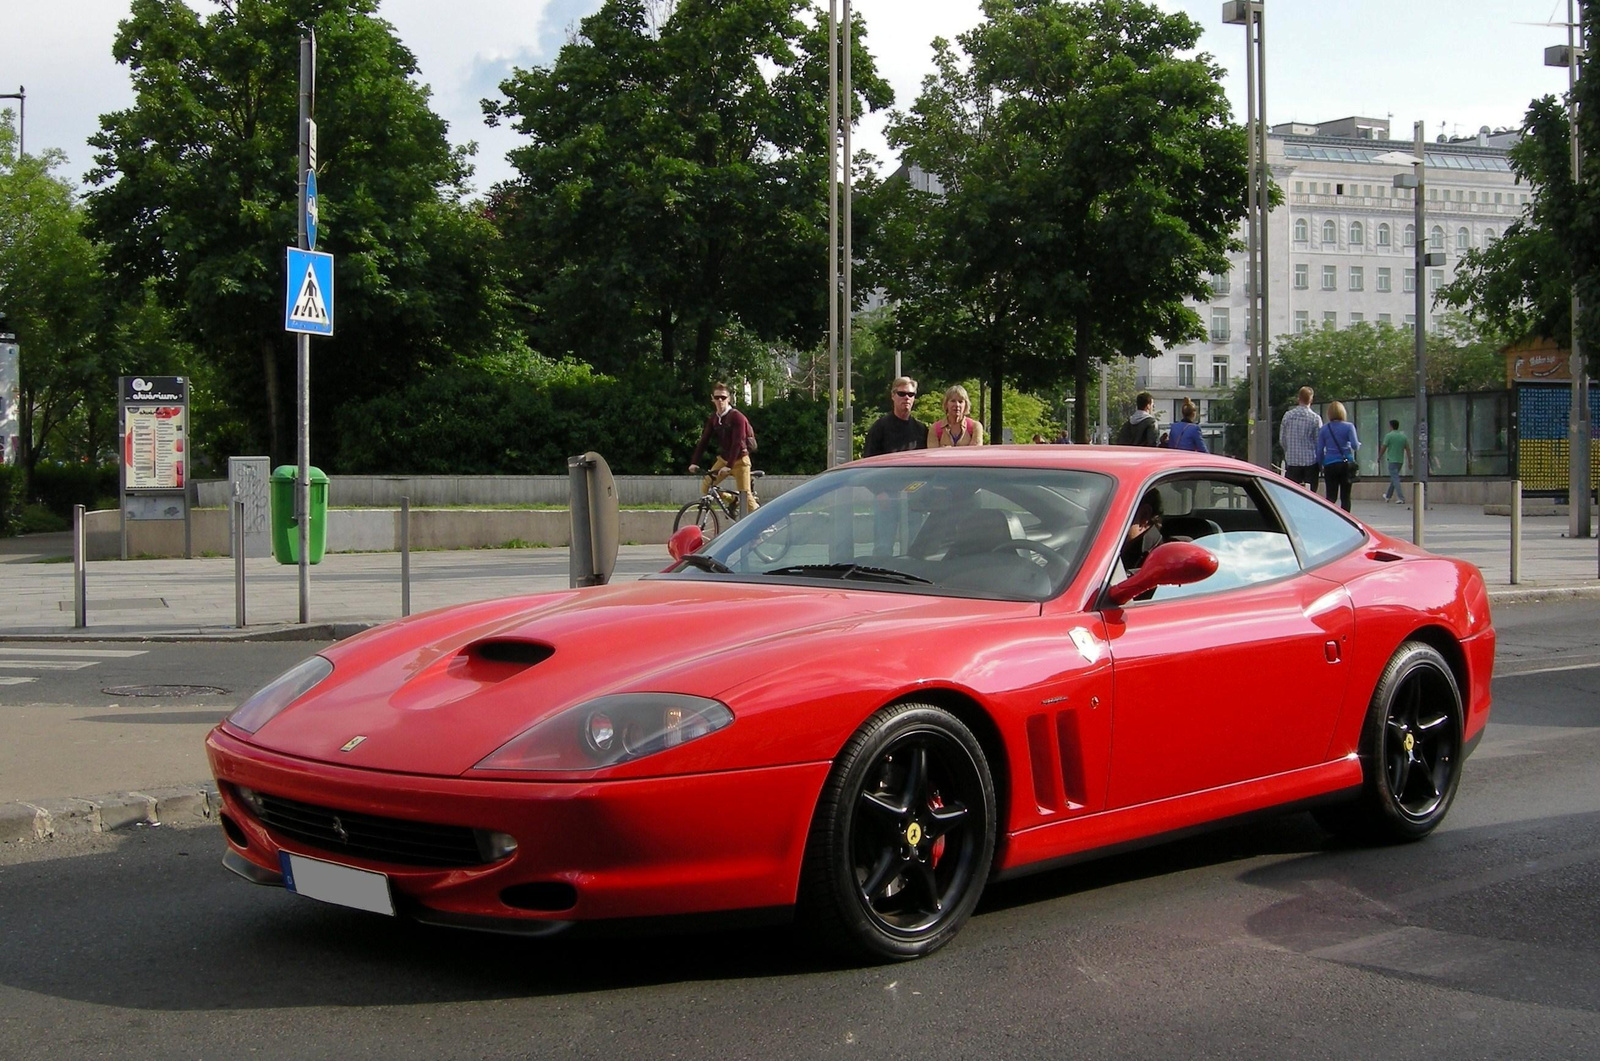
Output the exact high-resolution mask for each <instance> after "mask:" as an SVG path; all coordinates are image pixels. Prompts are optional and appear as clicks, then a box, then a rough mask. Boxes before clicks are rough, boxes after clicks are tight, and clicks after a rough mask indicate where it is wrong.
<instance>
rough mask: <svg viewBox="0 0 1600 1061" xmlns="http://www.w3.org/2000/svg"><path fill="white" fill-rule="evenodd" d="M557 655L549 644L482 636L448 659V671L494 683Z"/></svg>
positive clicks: (468, 679)
mask: <svg viewBox="0 0 1600 1061" xmlns="http://www.w3.org/2000/svg"><path fill="white" fill-rule="evenodd" d="M555 654H556V650H555V649H553V648H551V647H550V646H549V645H543V644H540V643H539V642H537V641H518V640H514V639H510V638H485V639H484V640H482V641H475V642H473V643H472V644H470V645H468V646H467V647H466V648H464V649H462V650H461V652H460V653H459V654H457V655H456V657H455V658H454V659H452V660H451V661H450V665H449V667H448V672H449V674H450V676H451V677H453V678H461V679H464V680H466V681H469V682H475V683H477V684H480V685H496V684H498V683H500V682H503V681H505V680H506V679H507V678H511V677H515V676H516V675H518V674H521V673H522V672H523V671H525V670H527V669H528V668H529V667H533V666H536V665H538V664H540V663H543V662H544V661H545V660H547V659H549V658H550V657H551V656H553V655H555Z"/></svg>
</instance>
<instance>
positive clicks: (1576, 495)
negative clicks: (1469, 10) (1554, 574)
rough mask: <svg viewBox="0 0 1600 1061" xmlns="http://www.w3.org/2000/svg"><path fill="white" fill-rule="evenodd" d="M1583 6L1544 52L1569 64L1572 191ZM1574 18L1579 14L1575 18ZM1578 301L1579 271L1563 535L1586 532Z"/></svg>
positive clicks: (1578, 155)
mask: <svg viewBox="0 0 1600 1061" xmlns="http://www.w3.org/2000/svg"><path fill="white" fill-rule="evenodd" d="M1582 15H1583V5H1582V3H1577V4H1576V5H1574V0H1567V43H1566V44H1565V45H1560V44H1557V45H1554V46H1552V47H1549V48H1546V49H1545V50H1544V65H1546V66H1564V67H1566V68H1567V122H1568V131H1569V135H1568V139H1569V140H1571V141H1572V186H1573V189H1574V194H1576V189H1577V188H1578V180H1579V177H1580V173H1581V170H1582V164H1583V154H1582V148H1581V146H1580V145H1579V143H1578V59H1579V58H1580V57H1582V56H1583V54H1584V51H1585V49H1584V45H1583V26H1582ZM1574 16H1577V17H1576V18H1575V17H1574ZM1581 311H1582V304H1581V303H1580V302H1579V300H1578V275H1577V268H1576V263H1574V268H1573V275H1572V341H1571V343H1570V344H1568V345H1569V346H1570V347H1571V349H1570V368H1571V375H1572V404H1571V406H1570V408H1569V409H1568V411H1567V537H1569V538H1587V537H1588V536H1589V373H1588V366H1587V365H1585V364H1584V359H1583V343H1582V340H1581V337H1580V336H1579V334H1578V321H1579V319H1580V316H1581Z"/></svg>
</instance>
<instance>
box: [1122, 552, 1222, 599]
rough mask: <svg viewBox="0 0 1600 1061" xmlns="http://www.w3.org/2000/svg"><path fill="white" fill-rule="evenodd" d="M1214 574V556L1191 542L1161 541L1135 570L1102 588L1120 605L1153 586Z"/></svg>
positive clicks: (1175, 584)
mask: <svg viewBox="0 0 1600 1061" xmlns="http://www.w3.org/2000/svg"><path fill="white" fill-rule="evenodd" d="M1216 573H1217V558H1216V557H1215V556H1212V555H1211V553H1209V552H1207V551H1206V550H1205V549H1203V548H1201V547H1200V546H1198V545H1196V544H1194V543H1193V542H1165V543H1163V544H1161V545H1158V546H1156V547H1155V548H1154V549H1152V550H1150V555H1149V556H1147V557H1145V558H1144V563H1143V564H1142V565H1140V567H1139V570H1137V571H1135V572H1134V573H1133V574H1131V575H1129V576H1128V577H1127V578H1125V579H1123V580H1122V581H1121V582H1118V583H1117V584H1116V585H1115V586H1112V587H1111V588H1110V589H1109V590H1107V591H1106V596H1107V597H1108V598H1110V600H1111V603H1112V604H1115V605H1117V606H1118V607H1121V606H1122V605H1124V604H1126V603H1128V602H1129V601H1131V600H1133V598H1135V597H1137V596H1138V595H1139V594H1141V593H1143V592H1145V591H1146V590H1151V589H1155V588H1156V587H1157V586H1187V585H1188V584H1189V583H1191V582H1199V581H1200V580H1201V579H1203V578H1210V577H1211V576H1212V575H1214V574H1216Z"/></svg>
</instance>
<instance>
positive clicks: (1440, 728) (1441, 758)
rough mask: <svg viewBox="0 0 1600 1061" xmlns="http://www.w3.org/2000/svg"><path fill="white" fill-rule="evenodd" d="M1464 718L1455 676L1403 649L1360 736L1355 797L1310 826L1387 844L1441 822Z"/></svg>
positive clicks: (1455, 782) (1429, 650)
mask: <svg viewBox="0 0 1600 1061" xmlns="http://www.w3.org/2000/svg"><path fill="white" fill-rule="evenodd" d="M1464 726H1465V715H1464V712H1463V709H1462V703H1461V690H1460V688H1459V687H1458V686H1457V684H1456V679H1455V674H1454V673H1453V672H1452V671H1451V670H1450V665H1449V664H1448V663H1447V662H1445V659H1444V657H1443V656H1441V655H1440V654H1439V652H1438V650H1436V649H1434V648H1433V647H1432V646H1430V645H1426V644H1423V643H1422V642H1420V641H1407V642H1406V643H1404V644H1402V645H1401V646H1400V648H1399V649H1398V650H1397V651H1396V652H1395V654H1394V656H1393V658H1391V659H1390V660H1389V664H1388V666H1386V667H1385V668H1384V671H1383V676H1382V677H1381V678H1380V679H1379V680H1378V687H1377V690H1376V691H1375V692H1374V693H1373V695H1372V704H1371V706H1370V708H1369V709H1368V712H1367V721H1366V728H1365V729H1364V730H1363V732H1362V736H1361V765H1362V770H1363V773H1364V775H1365V776H1364V777H1363V783H1362V792H1361V796H1360V798H1359V799H1358V800H1356V801H1355V802H1354V803H1351V804H1349V805H1344V806H1338V807H1331V808H1328V809H1326V810H1324V811H1322V812H1319V813H1318V815H1317V818H1318V820H1319V821H1321V822H1322V824H1323V825H1324V826H1325V827H1327V828H1328V829H1329V830H1331V831H1333V832H1335V833H1339V834H1341V835H1346V836H1351V837H1354V838H1358V839H1362V840H1367V841H1376V842H1384V843H1393V842H1397V841H1404V840H1418V839H1421V838H1422V837H1424V836H1426V835H1428V834H1429V833H1430V832H1432V831H1433V830H1434V828H1435V827H1437V826H1438V824H1439V823H1440V822H1441V821H1443V820H1444V816H1445V813H1446V812H1447V811H1448V810H1449V809H1450V803H1451V801H1452V800H1453V799H1454V798H1455V794H1456V789H1457V788H1458V787H1459V785H1460V783H1461V754H1462V747H1463V729H1464Z"/></svg>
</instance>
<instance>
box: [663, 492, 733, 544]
mask: <svg viewBox="0 0 1600 1061" xmlns="http://www.w3.org/2000/svg"><path fill="white" fill-rule="evenodd" d="M685 527H699V528H700V533H701V534H704V535H705V536H706V538H707V540H710V539H712V538H715V537H716V536H717V532H718V531H720V530H722V523H721V521H720V520H718V519H717V510H716V509H714V508H712V507H711V506H710V505H709V504H707V503H706V502H704V501H691V502H689V503H688V504H687V505H684V506H683V507H682V508H680V509H678V518H677V519H675V520H673V521H672V533H674V534H676V533H678V532H679V531H680V530H682V529H683V528H685Z"/></svg>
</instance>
